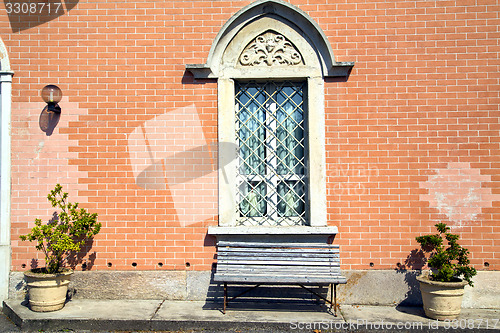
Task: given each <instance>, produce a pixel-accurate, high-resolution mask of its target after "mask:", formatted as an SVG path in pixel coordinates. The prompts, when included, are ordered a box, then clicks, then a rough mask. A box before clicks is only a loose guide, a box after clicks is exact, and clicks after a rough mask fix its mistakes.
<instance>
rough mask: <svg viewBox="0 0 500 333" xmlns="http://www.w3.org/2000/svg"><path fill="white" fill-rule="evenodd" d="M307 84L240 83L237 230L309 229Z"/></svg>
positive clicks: (237, 118) (237, 95) (238, 105)
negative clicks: (248, 227)
mask: <svg viewBox="0 0 500 333" xmlns="http://www.w3.org/2000/svg"><path fill="white" fill-rule="evenodd" d="M304 91H305V83H304V82H290V81H285V82H268V83H257V82H246V83H245V82H238V83H237V84H236V129H237V131H236V139H237V144H238V147H239V166H238V172H237V192H236V193H237V203H238V204H237V209H238V225H263V226H290V225H307V224H308V221H307V218H306V216H307V205H306V192H307V186H306V174H307V172H306V154H307V150H306V145H305V141H306V138H305V121H306V119H305V114H304V109H305V107H304Z"/></svg>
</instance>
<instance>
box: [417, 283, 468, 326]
mask: <svg viewBox="0 0 500 333" xmlns="http://www.w3.org/2000/svg"><path fill="white" fill-rule="evenodd" d="M417 280H418V282H420V292H421V294H422V302H423V303H424V311H425V314H426V316H427V317H429V318H432V319H437V320H446V319H450V320H451V319H455V318H457V317H458V316H459V315H460V310H461V308H462V296H463V295H464V287H465V285H466V284H467V282H466V281H459V282H439V281H433V280H431V279H429V277H428V276H427V275H421V276H418V277H417Z"/></svg>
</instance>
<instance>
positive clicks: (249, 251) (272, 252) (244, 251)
mask: <svg viewBox="0 0 500 333" xmlns="http://www.w3.org/2000/svg"><path fill="white" fill-rule="evenodd" d="M264 250H266V251H264ZM217 253H218V254H227V255H235V256H242V255H253V254H254V253H258V254H263V255H266V256H267V255H269V256H280V255H286V256H310V257H313V256H317V257H327V258H329V257H331V256H334V257H335V256H338V255H339V250H326V251H325V250H323V251H312V250H309V251H300V250H297V251H290V250H289V249H286V250H282V249H259V248H237V249H228V248H220V249H219V251H218V252H217Z"/></svg>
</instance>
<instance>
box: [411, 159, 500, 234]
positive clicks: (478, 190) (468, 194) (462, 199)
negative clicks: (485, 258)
mask: <svg viewBox="0 0 500 333" xmlns="http://www.w3.org/2000/svg"><path fill="white" fill-rule="evenodd" d="M489 182H491V176H490V175H482V174H481V170H480V169H476V168H472V167H471V166H470V163H460V162H451V163H448V166H447V168H446V169H437V170H436V174H435V175H433V176H430V177H429V179H428V180H427V181H426V182H420V188H425V189H427V190H428V194H421V195H420V200H422V201H428V202H429V204H430V207H433V208H436V209H437V210H438V211H439V212H440V213H441V214H444V215H446V217H447V218H448V219H449V220H450V222H453V223H454V224H455V226H465V225H467V224H468V223H470V222H472V221H474V220H476V219H477V217H478V215H479V214H481V211H482V209H483V208H490V207H492V206H493V201H498V200H500V195H494V194H492V191H491V188H489V187H486V186H487V184H488V183H489Z"/></svg>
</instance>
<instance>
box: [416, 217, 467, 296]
mask: <svg viewBox="0 0 500 333" xmlns="http://www.w3.org/2000/svg"><path fill="white" fill-rule="evenodd" d="M436 228H437V230H438V232H439V233H438V234H436V235H425V236H419V237H416V240H417V242H418V243H419V244H420V246H421V247H422V250H423V251H424V252H429V253H430V257H429V260H428V261H427V265H428V266H429V267H430V268H433V269H434V271H433V272H432V273H431V275H430V278H431V279H432V280H434V281H441V282H452V281H455V280H456V279H461V278H462V279H463V280H465V281H467V283H469V285H470V286H471V287H472V286H473V283H472V277H473V276H474V275H476V274H477V272H476V269H475V268H474V267H471V266H469V264H470V260H469V257H468V256H469V250H467V249H465V248H463V247H462V246H460V245H459V244H458V238H459V237H458V235H454V234H450V233H448V231H449V230H450V227H448V226H446V224H445V223H438V224H436ZM445 239H446V241H448V247H447V248H445V247H444V245H443V242H444V240H445Z"/></svg>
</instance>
